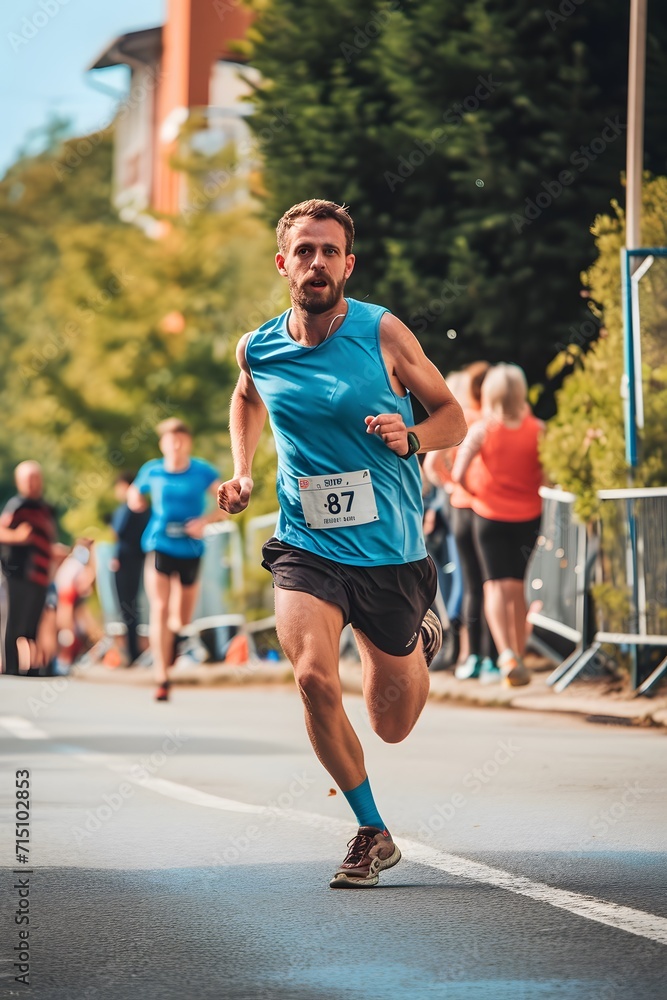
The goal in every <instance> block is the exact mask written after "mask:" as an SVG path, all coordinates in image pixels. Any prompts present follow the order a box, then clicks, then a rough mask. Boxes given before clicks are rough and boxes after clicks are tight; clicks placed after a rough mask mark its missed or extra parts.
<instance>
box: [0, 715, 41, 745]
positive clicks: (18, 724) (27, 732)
mask: <svg viewBox="0 0 667 1000" xmlns="http://www.w3.org/2000/svg"><path fill="white" fill-rule="evenodd" d="M0 726H3V727H4V728H5V729H6V730H7V731H8V732H10V733H11V734H12V736H17V737H18V738H19V739H20V740H48V738H49V737H48V734H47V733H45V732H44V730H43V729H38V728H37V726H33V724H32V722H29V721H28V719H21V718H20V717H19V716H18V715H0Z"/></svg>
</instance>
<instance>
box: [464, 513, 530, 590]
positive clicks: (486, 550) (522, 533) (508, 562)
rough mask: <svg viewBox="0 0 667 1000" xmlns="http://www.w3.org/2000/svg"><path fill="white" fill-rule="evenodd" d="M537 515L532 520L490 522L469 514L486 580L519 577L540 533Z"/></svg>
mask: <svg viewBox="0 0 667 1000" xmlns="http://www.w3.org/2000/svg"><path fill="white" fill-rule="evenodd" d="M540 521H541V518H539V517H536V518H535V519H534V520H533V521H491V520H489V519H488V518H487V517H480V516H479V514H475V515H474V516H473V534H474V537H475V545H476V546H477V551H478V554H479V562H480V565H481V567H482V577H483V579H484V582H485V583H486V581H487V580H523V578H524V576H525V575H526V567H527V566H528V560H529V559H530V556H531V553H532V551H533V549H534V548H535V543H536V541H537V536H538V535H539V533H540Z"/></svg>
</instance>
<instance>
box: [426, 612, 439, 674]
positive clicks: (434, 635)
mask: <svg viewBox="0 0 667 1000" xmlns="http://www.w3.org/2000/svg"><path fill="white" fill-rule="evenodd" d="M421 633H422V640H423V642H424V656H425V657H426V666H427V667H430V666H431V663H432V662H433V659H434V658H435V657H436V656H437V654H438V653H439V652H440V647H441V646H442V625H441V624H440V619H439V618H438V616H437V615H436V613H435V611H431V610H429V611H427V612H426V614H425V615H424V621H423V622H422V627H421Z"/></svg>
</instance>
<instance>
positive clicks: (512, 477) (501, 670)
mask: <svg viewBox="0 0 667 1000" xmlns="http://www.w3.org/2000/svg"><path fill="white" fill-rule="evenodd" d="M527 389H528V387H527V384H526V378H525V375H524V373H523V371H522V370H521V368H519V367H518V366H517V365H505V364H503V365H497V366H496V367H495V368H492V369H491V370H490V371H489V373H488V374H487V376H486V378H485V379H484V382H483V385H482V419H481V420H478V421H477V423H475V424H474V425H473V427H472V429H471V431H470V432H469V434H468V436H467V437H466V439H465V441H464V442H463V444H462V445H461V446H460V448H459V452H458V455H457V456H456V461H455V463H454V468H453V470H452V480H453V481H454V482H455V483H462V484H463V486H464V487H465V488H466V489H467V490H468V491H469V492H470V493H471V494H472V496H473V500H472V509H473V511H474V526H473V530H474V535H475V542H476V544H477V550H478V554H479V559H480V563H481V566H482V572H483V578H484V607H485V611H486V617H487V620H488V623H489V626H490V628H491V633H492V635H493V638H494V640H495V643H496V646H497V648H498V649H499V650H500V655H499V657H498V661H497V669H498V674H499V675H502V677H503V678H504V679H505V681H506V683H507V684H509V685H510V686H518V685H521V684H528V682H529V681H530V672H529V671H528V670H527V668H526V667H525V665H524V663H523V654H524V650H525V644H526V601H525V596H524V576H525V572H526V566H527V563H528V559H529V557H530V554H531V552H532V551H533V548H534V546H535V542H536V540H537V535H538V533H539V528H540V515H541V511H542V500H541V497H540V494H539V488H540V485H541V484H542V480H543V475H542V467H541V465H540V460H539V454H538V444H539V439H540V436H541V434H542V432H543V429H544V425H543V424H542V422H541V421H540V420H537V419H536V418H535V417H534V416H533V415H532V413H531V412H530V409H529V407H528V402H527Z"/></svg>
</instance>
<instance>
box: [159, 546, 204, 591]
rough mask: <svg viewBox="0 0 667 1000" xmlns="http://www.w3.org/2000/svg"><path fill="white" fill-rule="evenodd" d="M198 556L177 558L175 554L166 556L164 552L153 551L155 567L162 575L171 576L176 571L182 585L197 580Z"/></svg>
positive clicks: (188, 584)
mask: <svg viewBox="0 0 667 1000" xmlns="http://www.w3.org/2000/svg"><path fill="white" fill-rule="evenodd" d="M200 562H201V559H200V557H199V556H195V557H194V558H189V559H179V558H178V557H177V556H168V555H167V554H166V553H165V552H157V551H156V553H155V569H156V570H157V571H158V573H163V574H164V576H171V575H172V574H173V573H178V575H179V576H180V578H181V583H182V584H183V586H184V587H191V586H192V585H193V583H196V581H197V574H198V573H199V563H200Z"/></svg>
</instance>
